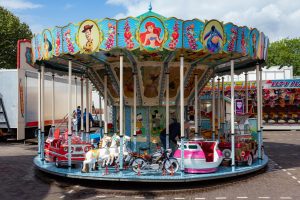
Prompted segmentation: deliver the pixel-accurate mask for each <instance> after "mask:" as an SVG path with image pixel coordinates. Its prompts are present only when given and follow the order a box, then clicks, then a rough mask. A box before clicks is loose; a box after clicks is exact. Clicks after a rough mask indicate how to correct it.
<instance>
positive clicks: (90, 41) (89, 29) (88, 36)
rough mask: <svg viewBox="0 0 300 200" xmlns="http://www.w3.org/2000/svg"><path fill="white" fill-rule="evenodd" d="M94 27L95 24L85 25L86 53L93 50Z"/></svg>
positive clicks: (84, 47) (83, 31)
mask: <svg viewBox="0 0 300 200" xmlns="http://www.w3.org/2000/svg"><path fill="white" fill-rule="evenodd" d="M92 28H93V25H88V24H87V25H85V26H84V27H83V30H82V33H84V34H85V37H86V40H87V41H86V44H85V45H84V46H83V49H84V51H85V52H86V53H90V52H92V50H93V38H92Z"/></svg>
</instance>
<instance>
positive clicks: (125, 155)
mask: <svg viewBox="0 0 300 200" xmlns="http://www.w3.org/2000/svg"><path fill="white" fill-rule="evenodd" d="M129 141H130V137H129V136H127V135H125V136H124V138H123V159H124V160H125V162H128V161H129V160H130V153H131V150H130V149H129V148H128V147H127V145H126V144H127V142H129ZM118 151H119V153H120V152H121V146H119V147H118ZM119 155H120V154H119ZM119 155H118V158H117V160H116V162H117V163H119V161H120V156H119Z"/></svg>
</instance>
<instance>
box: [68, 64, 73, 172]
mask: <svg viewBox="0 0 300 200" xmlns="http://www.w3.org/2000/svg"><path fill="white" fill-rule="evenodd" d="M68 78H69V84H68V113H69V115H68V168H69V169H71V165H72V163H71V145H72V143H71V138H72V90H71V89H72V61H71V60H69V76H68Z"/></svg>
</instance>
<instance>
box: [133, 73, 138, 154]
mask: <svg viewBox="0 0 300 200" xmlns="http://www.w3.org/2000/svg"><path fill="white" fill-rule="evenodd" d="M136 75H137V74H136V72H134V73H133V152H136V151H137V150H136V137H137V136H136Z"/></svg>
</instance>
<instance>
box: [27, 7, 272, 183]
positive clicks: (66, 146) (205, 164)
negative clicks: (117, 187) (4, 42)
mask: <svg viewBox="0 0 300 200" xmlns="http://www.w3.org/2000/svg"><path fill="white" fill-rule="evenodd" d="M268 41H269V40H268V38H267V37H266V36H265V35H264V33H262V32H259V31H258V30H257V29H255V28H248V27H246V26H237V25H235V24H233V23H224V22H220V21H218V20H205V21H202V20H199V19H192V20H181V19H177V18H175V17H169V18H166V17H164V16H161V15H159V14H157V13H155V12H153V11H152V8H151V7H150V8H149V11H148V12H146V13H144V14H142V15H140V16H138V17H127V18H125V19H119V20H116V19H110V18H104V19H100V20H90V19H87V20H84V21H82V22H79V23H70V24H68V25H66V26H63V27H54V28H51V29H45V30H43V31H42V32H41V33H40V34H36V35H34V36H33V38H32V40H31V45H32V56H33V59H32V60H33V62H34V66H35V67H36V68H37V69H39V81H38V86H39V87H38V93H39V95H38V96H39V99H38V100H39V101H38V102H39V103H38V105H37V106H38V110H39V112H38V113H39V131H38V147H39V148H38V155H37V156H36V157H35V158H34V164H35V166H36V167H37V168H38V169H40V170H42V171H45V172H47V173H50V174H55V175H59V176H65V177H69V178H77V179H94V180H109V181H146V182H157V181H161V182H174V181H178V182H187V181H201V180H208V179H218V178H225V177H232V176H238V175H242V174H247V173H251V172H254V171H257V170H260V169H262V168H264V167H265V166H266V165H267V162H268V157H267V156H266V155H265V154H264V151H263V141H262V129H261V121H262V117H261V116H262V113H261V106H257V112H256V113H255V114H254V115H253V113H251V115H252V116H251V117H252V118H251V119H252V121H254V123H252V125H251V127H250V128H249V129H248V131H243V132H241V131H240V129H239V128H237V127H240V125H241V124H242V123H240V121H248V120H241V119H244V118H247V117H248V118H249V117H250V114H249V113H248V105H243V106H244V107H246V108H247V109H246V110H245V111H244V112H243V113H240V114H238V113H237V109H238V108H240V106H241V105H240V104H239V103H238V102H236V101H235V99H234V78H233V77H234V74H235V73H236V74H240V73H242V72H247V71H250V70H253V68H256V70H257V85H258V86H259V85H261V74H260V72H261V66H262V65H263V64H264V62H265V60H266V58H267V47H268ZM46 72H51V73H57V74H65V75H67V76H68V78H69V79H68V80H69V90H68V91H69V95H68V99H61V100H62V101H68V105H69V106H68V110H69V112H68V114H67V116H66V118H65V119H66V124H67V127H65V128H62V126H61V124H55V121H54V120H53V123H52V127H51V128H50V131H49V133H47V134H45V126H44V121H45V119H44V116H45V113H44V108H45V106H52V113H55V105H54V103H52V105H45V100H44V90H45V83H44V74H45V73H46ZM226 74H231V94H230V95H231V98H228V97H226V98H227V100H226V99H225V97H224V89H222V88H224V85H223V84H224V81H222V82H221V81H220V80H221V79H220V77H222V76H223V75H226ZM74 78H75V81H76V80H77V78H78V79H80V88H81V94H79V95H78V96H79V97H80V98H79V100H77V99H78V98H77V97H76V98H74V97H73V96H72V95H71V83H72V81H74V80H73V79H74ZM222 80H223V79H222ZM210 81H211V84H212V87H211V90H212V101H211V112H210V113H209V114H208V115H209V118H210V129H209V130H204V129H203V127H202V118H203V116H204V115H206V114H207V113H203V111H202V107H201V106H199V105H200V101H201V99H200V98H199V97H200V94H201V91H202V90H203V88H204V87H205V86H206V84H207V83H208V82H210ZM215 81H217V84H216V82H215ZM91 85H92V87H93V89H94V90H97V91H98V92H99V99H100V109H103V119H100V130H98V131H96V132H94V133H93V132H92V131H91V130H92V129H91V127H90V120H89V117H86V116H88V114H86V113H90V112H91V111H90V107H91V106H90V102H91V100H90V95H89V93H88V92H86V95H85V97H84V96H83V94H84V92H83V91H84V89H85V90H86V91H90V90H91ZM76 91H77V90H76ZM256 94H257V105H261V96H262V92H261V87H257V93H256ZM76 95H77V94H76ZM55 98H60V97H57V96H56V97H55V92H53V99H55ZM84 98H85V101H84ZM101 99H103V100H102V101H101ZM53 102H54V101H53ZM74 102H75V104H76V105H78V106H80V108H79V109H77V110H75V113H74V109H75V108H74V107H72V105H74ZM84 102H85V105H84ZM101 102H104V105H103V104H101ZM226 102H229V105H230V113H231V114H230V117H229V118H228V117H227V118H226V112H227V111H225V110H228V109H225V104H226ZM247 102H248V101H247ZM77 103H78V104H77ZM235 108H236V109H235ZM74 115H75V117H74ZM72 117H74V118H75V122H74V123H73V119H72ZM102 121H103V123H102ZM249 121H250V120H249ZM253 124H254V125H253ZM246 125H248V126H249V124H248V123H247V124H246ZM245 127H246V126H245ZM91 135H93V136H95V135H98V136H99V137H98V138H99V141H96V142H95V140H94V139H92V140H91Z"/></svg>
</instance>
